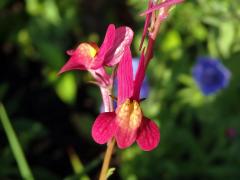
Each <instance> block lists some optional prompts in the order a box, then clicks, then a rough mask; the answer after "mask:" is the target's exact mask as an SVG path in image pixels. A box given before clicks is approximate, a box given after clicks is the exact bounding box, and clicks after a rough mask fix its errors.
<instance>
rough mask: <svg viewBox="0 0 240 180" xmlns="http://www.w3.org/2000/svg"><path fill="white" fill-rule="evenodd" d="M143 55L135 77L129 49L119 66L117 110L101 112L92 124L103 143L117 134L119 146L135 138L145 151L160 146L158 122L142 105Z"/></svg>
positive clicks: (97, 140)
mask: <svg viewBox="0 0 240 180" xmlns="http://www.w3.org/2000/svg"><path fill="white" fill-rule="evenodd" d="M144 74H145V67H144V55H143V54H142V56H141V58H140V62H139V66H138V70H137V74H136V77H135V79H133V69H132V57H131V51H130V48H129V47H127V48H125V52H124V55H123V59H122V60H121V61H120V63H119V66H118V73H117V78H118V102H117V109H116V111H115V112H105V113H101V114H100V115H99V116H98V117H97V119H96V121H95V122H94V124H93V127H92V136H93V139H94V140H95V141H96V142H97V143H99V144H105V143H107V142H108V141H109V140H110V139H111V138H113V137H115V139H116V141H117V144H118V147H119V148H127V147H129V146H131V145H132V144H133V143H134V142H135V141H136V142H137V144H138V145H139V147H140V148H141V149H143V150H145V151H150V150H152V149H154V148H156V147H157V145H158V143H159V141H160V132H159V129H158V127H157V125H156V124H155V123H154V122H153V121H152V120H150V119H148V118H147V117H145V116H144V115H143V112H142V110H141V107H140V98H139V96H140V89H141V85H142V82H143V79H144Z"/></svg>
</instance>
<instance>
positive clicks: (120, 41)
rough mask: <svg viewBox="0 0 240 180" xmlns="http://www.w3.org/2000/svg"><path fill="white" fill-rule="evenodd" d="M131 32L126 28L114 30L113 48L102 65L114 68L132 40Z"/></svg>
mask: <svg viewBox="0 0 240 180" xmlns="http://www.w3.org/2000/svg"><path fill="white" fill-rule="evenodd" d="M133 34H134V33H133V31H132V29H131V28H129V27H127V26H122V27H119V28H117V29H116V35H115V40H114V44H113V47H112V48H111V49H110V51H109V52H108V53H107V54H106V56H105V60H104V64H105V65H107V66H114V65H116V64H117V63H119V61H120V60H121V59H122V56H123V54H124V50H125V47H126V46H130V45H131V43H132V39H133Z"/></svg>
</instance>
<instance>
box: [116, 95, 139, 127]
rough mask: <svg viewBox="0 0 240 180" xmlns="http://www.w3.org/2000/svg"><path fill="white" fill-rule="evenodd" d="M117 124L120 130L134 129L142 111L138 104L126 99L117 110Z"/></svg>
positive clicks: (137, 125) (137, 124)
mask: <svg viewBox="0 0 240 180" xmlns="http://www.w3.org/2000/svg"><path fill="white" fill-rule="evenodd" d="M116 114H117V123H118V125H119V126H120V127H122V128H130V129H136V128H138V127H139V126H140V124H141V120H142V111H141V107H140V105H139V103H138V102H137V101H135V100H133V101H131V100H130V99H127V100H126V101H125V102H124V103H123V104H121V105H120V106H119V107H118V108H117V110H116Z"/></svg>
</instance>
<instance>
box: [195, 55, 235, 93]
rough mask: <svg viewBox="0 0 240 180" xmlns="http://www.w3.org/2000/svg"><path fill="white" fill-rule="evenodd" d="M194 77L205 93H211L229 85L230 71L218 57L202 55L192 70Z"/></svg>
mask: <svg viewBox="0 0 240 180" xmlns="http://www.w3.org/2000/svg"><path fill="white" fill-rule="evenodd" d="M192 74H193V78H194V80H195V81H196V83H197V85H198V86H199V88H200V90H201V91H202V92H203V94H204V95H210V94H213V93H216V92H217V91H219V90H221V89H223V88H225V87H227V85H228V84H229V80H230V77H231V73H230V71H229V70H228V69H227V68H226V67H224V65H223V64H222V63H221V62H220V61H218V60H217V59H212V58H209V57H200V58H199V59H198V60H197V63H196V65H195V66H194V67H193V70H192Z"/></svg>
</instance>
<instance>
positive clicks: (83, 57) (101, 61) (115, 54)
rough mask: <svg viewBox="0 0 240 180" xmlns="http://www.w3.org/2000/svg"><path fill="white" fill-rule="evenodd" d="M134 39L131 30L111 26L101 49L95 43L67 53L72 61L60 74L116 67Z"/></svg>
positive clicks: (86, 44) (83, 45)
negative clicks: (70, 71)
mask: <svg viewBox="0 0 240 180" xmlns="http://www.w3.org/2000/svg"><path fill="white" fill-rule="evenodd" d="M132 38H133V31H132V30H131V28H129V27H126V26H123V27H119V28H115V26H114V25H113V24H110V25H109V26H108V29H107V32H106V35H105V38H104V41H103V43H102V45H101V47H100V48H99V47H98V46H97V44H95V43H81V44H79V45H78V47H77V48H76V49H75V50H69V51H67V54H68V55H70V59H69V60H68V62H67V63H66V64H65V65H64V66H63V67H62V68H61V70H60V72H59V74H61V73H63V72H66V71H69V70H96V69H99V68H102V67H103V66H114V65H116V64H117V63H119V61H120V60H121V58H122V56H123V53H124V49H125V47H126V46H130V44H131V42H132Z"/></svg>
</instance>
